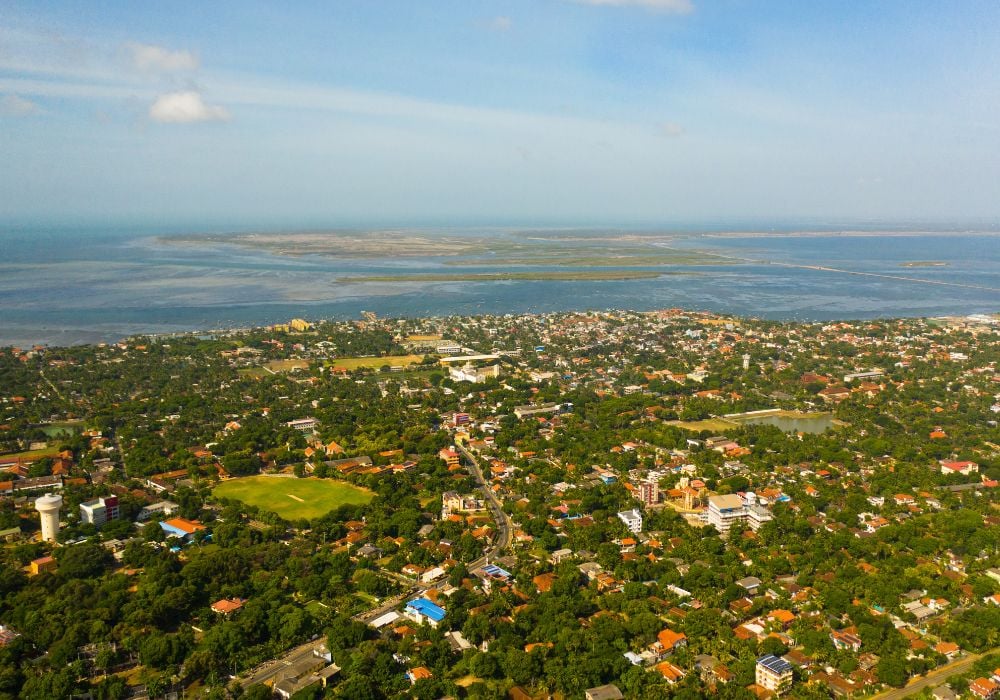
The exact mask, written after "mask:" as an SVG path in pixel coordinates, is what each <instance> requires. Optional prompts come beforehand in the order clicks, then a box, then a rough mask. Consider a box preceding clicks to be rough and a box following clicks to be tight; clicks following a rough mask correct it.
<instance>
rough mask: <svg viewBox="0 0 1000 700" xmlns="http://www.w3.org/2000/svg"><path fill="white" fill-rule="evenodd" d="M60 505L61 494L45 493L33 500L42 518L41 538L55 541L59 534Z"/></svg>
mask: <svg viewBox="0 0 1000 700" xmlns="http://www.w3.org/2000/svg"><path fill="white" fill-rule="evenodd" d="M61 507H62V496H58V495H56V494H51V493H47V494H45V495H44V496H41V497H39V498H38V499H36V500H35V510H37V511H38V514H39V515H40V516H41V520H42V539H43V540H45V541H46V542H55V541H56V535H58V534H59V508H61Z"/></svg>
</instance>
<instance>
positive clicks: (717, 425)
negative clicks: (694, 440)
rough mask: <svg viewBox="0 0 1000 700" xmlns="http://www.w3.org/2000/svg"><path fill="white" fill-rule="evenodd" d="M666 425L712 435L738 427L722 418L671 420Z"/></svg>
mask: <svg viewBox="0 0 1000 700" xmlns="http://www.w3.org/2000/svg"><path fill="white" fill-rule="evenodd" d="M667 425H674V426H677V427H678V428H684V430H691V431H693V432H701V431H702V430H709V431H711V432H713V433H721V432H724V431H726V430H732V429H733V428H736V427H738V425H739V424H738V423H736V422H734V421H729V420H726V419H724V418H706V419H705V420H686V421H685V420H671V421H667Z"/></svg>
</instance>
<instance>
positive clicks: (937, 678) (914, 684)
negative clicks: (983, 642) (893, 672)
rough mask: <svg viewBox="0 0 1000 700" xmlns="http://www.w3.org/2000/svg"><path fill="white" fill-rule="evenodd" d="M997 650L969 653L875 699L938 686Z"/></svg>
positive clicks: (895, 699) (886, 699) (892, 699)
mask: <svg viewBox="0 0 1000 700" xmlns="http://www.w3.org/2000/svg"><path fill="white" fill-rule="evenodd" d="M997 652H1000V647H998V648H996V649H990V650H989V651H986V652H983V653H982V654H969V655H968V656H966V657H965V658H962V659H959V660H958V661H952V662H951V663H950V664H945V665H944V666H940V667H938V668H936V669H934V670H933V671H931V672H929V673H928V674H927V675H925V676H919V677H917V678H914V679H913V680H911V681H910V682H909V683H908V684H907V685H905V686H903V687H902V688H895V689H893V690H887V691H886V692H884V693H880V694H879V695H876V696H874V698H873V700H899V698H907V697H910V696H911V695H916V694H918V693H919V692H920V691H922V690H923V689H924V688H936V687H938V686H939V685H941V684H942V683H944V682H945V681H946V680H948V677H949V676H954V675H956V674H959V673H965V672H966V671H968V670H969V669H970V668H972V665H973V664H974V663H976V662H977V661H979V659H981V658H983V657H984V656H986V655H988V654H996V653H997Z"/></svg>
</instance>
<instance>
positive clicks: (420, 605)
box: [406, 598, 446, 622]
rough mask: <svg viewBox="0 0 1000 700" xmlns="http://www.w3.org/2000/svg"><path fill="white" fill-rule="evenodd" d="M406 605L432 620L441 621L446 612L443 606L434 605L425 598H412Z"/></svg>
mask: <svg viewBox="0 0 1000 700" xmlns="http://www.w3.org/2000/svg"><path fill="white" fill-rule="evenodd" d="M406 607H408V608H410V609H411V610H414V611H416V612H418V613H420V614H421V615H423V616H424V617H429V618H430V619H432V620H434V622H441V620H443V619H444V616H445V614H446V613H445V610H444V608H442V607H441V606H439V605H435V604H434V603H433V602H431V601H429V600H427V599H426V598H414V599H413V600H411V601H410V602H409V603H407V604H406Z"/></svg>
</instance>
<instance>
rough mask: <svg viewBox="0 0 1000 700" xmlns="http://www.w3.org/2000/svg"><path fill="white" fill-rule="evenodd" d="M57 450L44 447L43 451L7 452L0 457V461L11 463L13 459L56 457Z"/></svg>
mask: <svg viewBox="0 0 1000 700" xmlns="http://www.w3.org/2000/svg"><path fill="white" fill-rule="evenodd" d="M58 456H59V448H58V447H46V448H45V449H44V450H26V451H24V452H8V453H7V454H3V455H0V461H4V462H6V461H11V460H15V459H24V460H32V459H42V458H43V457H58Z"/></svg>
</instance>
